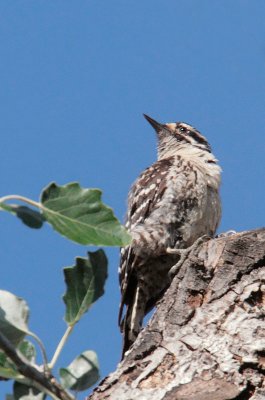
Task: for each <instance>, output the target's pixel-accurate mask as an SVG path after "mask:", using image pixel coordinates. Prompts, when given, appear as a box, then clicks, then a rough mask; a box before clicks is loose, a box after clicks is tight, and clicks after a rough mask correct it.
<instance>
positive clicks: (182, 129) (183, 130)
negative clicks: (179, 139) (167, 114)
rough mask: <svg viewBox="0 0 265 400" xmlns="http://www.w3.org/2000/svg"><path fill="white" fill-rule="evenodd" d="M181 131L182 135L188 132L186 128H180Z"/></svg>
mask: <svg viewBox="0 0 265 400" xmlns="http://www.w3.org/2000/svg"><path fill="white" fill-rule="evenodd" d="M179 130H180V132H182V133H185V132H187V128H184V126H181V127H180V128H179Z"/></svg>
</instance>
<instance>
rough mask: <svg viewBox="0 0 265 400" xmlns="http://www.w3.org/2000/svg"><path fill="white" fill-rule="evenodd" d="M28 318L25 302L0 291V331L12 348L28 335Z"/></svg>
mask: <svg viewBox="0 0 265 400" xmlns="http://www.w3.org/2000/svg"><path fill="white" fill-rule="evenodd" d="M28 318H29V308H28V306H27V303H26V302H25V300H23V299H22V298H20V297H17V296H15V295H14V294H12V293H10V292H8V291H6V290H0V330H1V332H2V333H3V334H4V335H5V336H6V337H7V338H8V340H9V341H10V342H11V343H12V344H13V345H14V346H17V345H18V344H19V343H20V342H21V340H22V339H23V338H24V336H25V335H26V334H28V333H29V329H28V325H27V323H28Z"/></svg>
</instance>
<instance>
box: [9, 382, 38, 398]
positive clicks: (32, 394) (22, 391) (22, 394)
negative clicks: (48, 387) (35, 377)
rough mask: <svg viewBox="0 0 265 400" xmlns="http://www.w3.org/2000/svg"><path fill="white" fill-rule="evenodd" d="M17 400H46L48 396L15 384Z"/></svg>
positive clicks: (30, 387)
mask: <svg viewBox="0 0 265 400" xmlns="http://www.w3.org/2000/svg"><path fill="white" fill-rule="evenodd" d="M13 393H14V399H15V400H44V399H45V397H46V395H45V394H44V393H43V392H40V391H39V390H38V389H36V388H34V387H32V386H28V385H24V384H23V383H19V382H15V383H14V386H13Z"/></svg>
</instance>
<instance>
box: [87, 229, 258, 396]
mask: <svg viewBox="0 0 265 400" xmlns="http://www.w3.org/2000/svg"><path fill="white" fill-rule="evenodd" d="M264 308H265V229H259V230H254V231H249V232H242V233H237V234H234V235H232V236H227V237H220V238H216V239H213V240H209V241H208V242H206V243H204V244H202V245H200V246H199V247H197V248H194V249H193V250H192V252H191V253H190V255H189V257H188V258H187V259H186V261H185V262H184V263H183V264H182V265H181V267H180V269H179V271H178V272H177V273H176V275H175V277H174V279H173V281H172V284H171V286H170V287H169V289H168V290H167V292H166V293H165V295H164V296H163V298H162V299H161V301H160V302H159V304H158V305H157V310H156V312H155V313H154V315H153V317H152V318H151V320H150V322H149V323H148V325H147V327H146V328H145V329H143V330H142V332H141V333H140V335H139V336H138V338H137V340H136V342H135V344H134V346H133V347H132V349H131V350H130V351H129V352H128V353H127V354H126V356H125V358H124V360H123V361H122V362H121V363H120V364H119V365H118V367H117V370H116V371H115V372H114V373H112V374H110V375H109V376H108V377H107V378H105V379H104V380H103V381H102V382H101V383H100V384H99V386H98V387H97V388H96V389H95V391H94V392H93V394H92V395H91V396H90V397H89V399H90V400H99V399H100V400H102V399H111V400H116V399H117V400H125V399H126V400H129V399H130V400H131V399H133V400H137V399H139V400H140V399H141V400H149V399H150V400H151V399H152V400H160V399H161V400H162V399H163V400H227V399H234V400H247V399H251V400H262V399H263V400H265V319H264Z"/></svg>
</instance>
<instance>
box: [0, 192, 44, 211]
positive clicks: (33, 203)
mask: <svg viewBox="0 0 265 400" xmlns="http://www.w3.org/2000/svg"><path fill="white" fill-rule="evenodd" d="M10 200H19V201H23V202H24V203H27V204H29V205H31V206H33V207H37V208H41V209H42V204H41V203H38V202H37V201H34V200H31V199H28V198H27V197H24V196H20V195H18V194H9V195H8V196H4V197H0V203H4V202H6V201H10Z"/></svg>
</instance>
